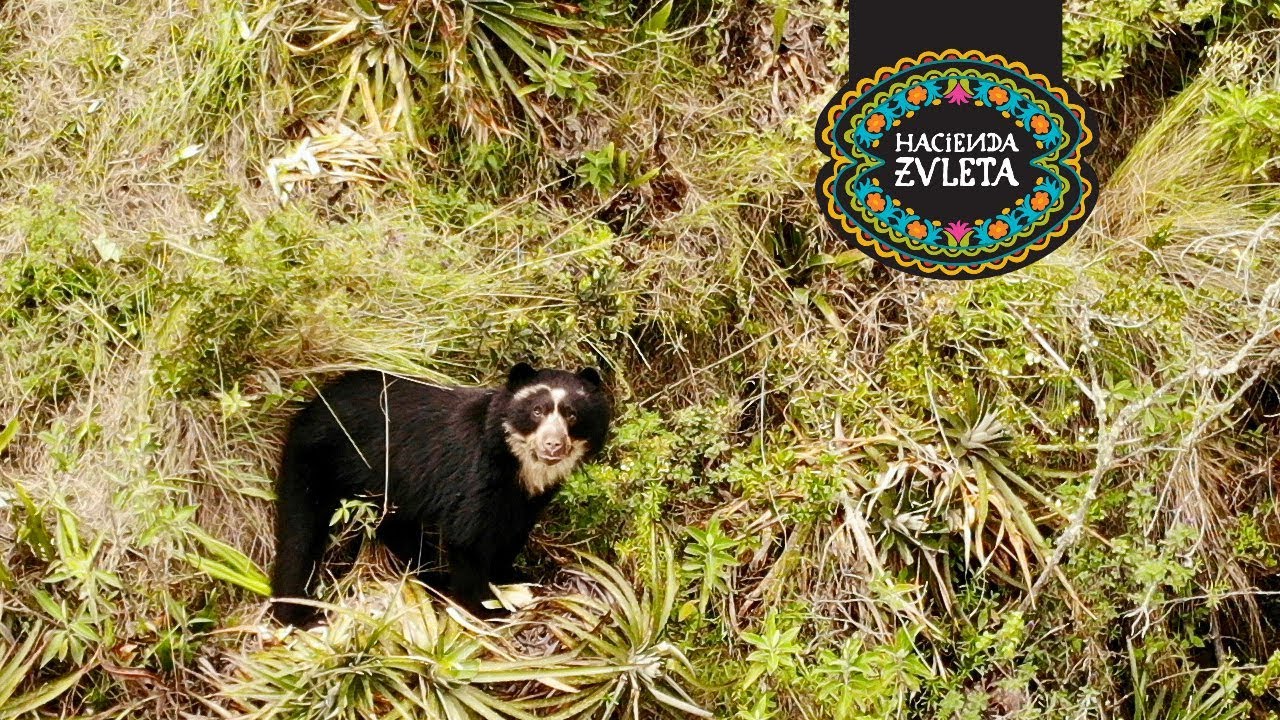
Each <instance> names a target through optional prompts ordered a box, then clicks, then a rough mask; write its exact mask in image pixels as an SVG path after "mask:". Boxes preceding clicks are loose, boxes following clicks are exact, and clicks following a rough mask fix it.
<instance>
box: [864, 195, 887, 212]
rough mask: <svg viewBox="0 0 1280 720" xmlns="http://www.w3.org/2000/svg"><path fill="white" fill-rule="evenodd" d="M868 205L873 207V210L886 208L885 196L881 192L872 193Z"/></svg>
mask: <svg viewBox="0 0 1280 720" xmlns="http://www.w3.org/2000/svg"><path fill="white" fill-rule="evenodd" d="M867 207H869V208H871V212H880V211H881V210H884V196H883V195H881V194H880V193H871V194H870V195H868V196H867Z"/></svg>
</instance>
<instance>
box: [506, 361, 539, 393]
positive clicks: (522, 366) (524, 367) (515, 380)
mask: <svg viewBox="0 0 1280 720" xmlns="http://www.w3.org/2000/svg"><path fill="white" fill-rule="evenodd" d="M537 374H538V371H537V370H534V369H533V366H532V365H530V364H529V363H517V364H516V366H515V367H513V368H511V372H510V373H507V389H508V390H516V389H518V388H520V387H521V386H522V385H528V384H529V381H530V380H532V379H533V376H534V375H537Z"/></svg>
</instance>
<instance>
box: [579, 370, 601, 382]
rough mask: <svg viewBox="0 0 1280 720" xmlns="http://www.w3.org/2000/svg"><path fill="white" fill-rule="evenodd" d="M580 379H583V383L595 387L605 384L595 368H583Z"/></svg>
mask: <svg viewBox="0 0 1280 720" xmlns="http://www.w3.org/2000/svg"><path fill="white" fill-rule="evenodd" d="M578 377H579V378H581V380H582V382H584V383H586V384H588V385H592V386H595V387H600V386H601V385H603V384H604V381H603V380H601V379H600V373H599V371H597V370H596V369H595V368H593V367H585V368H582V369H581V370H579V371H578Z"/></svg>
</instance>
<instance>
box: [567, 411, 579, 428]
mask: <svg viewBox="0 0 1280 720" xmlns="http://www.w3.org/2000/svg"><path fill="white" fill-rule="evenodd" d="M564 419H565V422H567V423H569V424H570V425H572V424H573V423H574V421H575V420H577V419H578V413H576V412H574V411H572V410H570V411H569V412H567V413H565V414H564Z"/></svg>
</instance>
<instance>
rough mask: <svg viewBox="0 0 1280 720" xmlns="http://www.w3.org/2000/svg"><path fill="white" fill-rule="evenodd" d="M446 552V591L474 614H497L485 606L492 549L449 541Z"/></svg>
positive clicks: (491, 566) (489, 594)
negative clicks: (447, 578) (447, 568)
mask: <svg viewBox="0 0 1280 720" xmlns="http://www.w3.org/2000/svg"><path fill="white" fill-rule="evenodd" d="M448 552H449V591H450V594H451V595H453V599H454V600H455V601H456V602H457V603H458V604H459V605H461V606H463V607H465V608H466V609H467V610H468V611H470V612H471V614H472V615H475V616H476V617H482V618H483V617H493V616H494V615H496V614H498V613H496V612H495V611H493V610H490V609H488V608H486V607H485V606H484V601H485V600H492V599H494V597H493V592H492V591H490V590H489V581H490V580H491V579H492V571H493V553H492V551H486V550H485V549H484V548H477V547H463V546H454V545H451V546H449V548H448Z"/></svg>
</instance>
